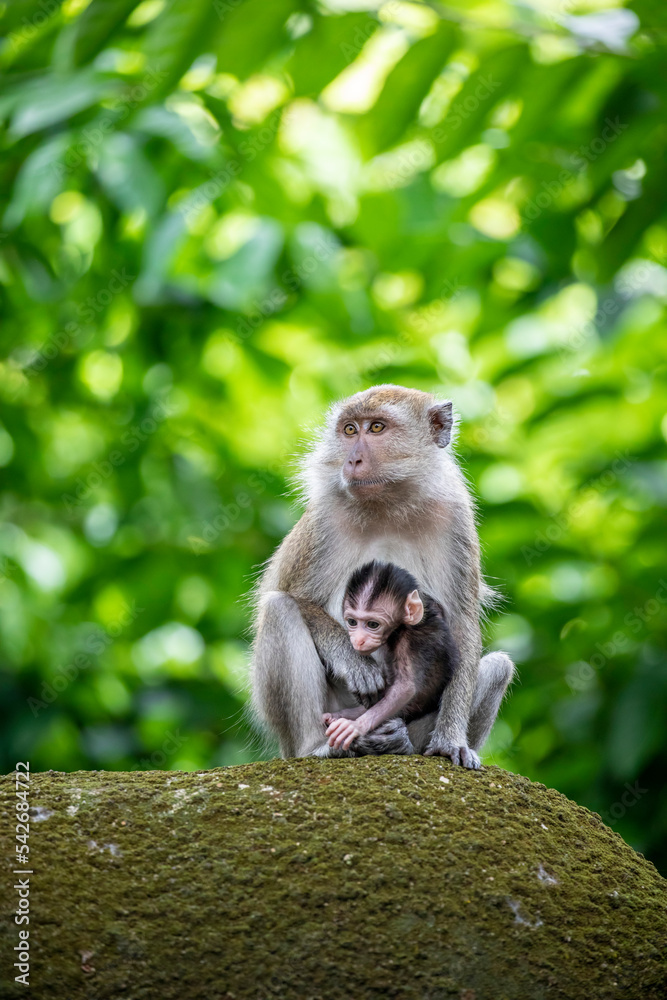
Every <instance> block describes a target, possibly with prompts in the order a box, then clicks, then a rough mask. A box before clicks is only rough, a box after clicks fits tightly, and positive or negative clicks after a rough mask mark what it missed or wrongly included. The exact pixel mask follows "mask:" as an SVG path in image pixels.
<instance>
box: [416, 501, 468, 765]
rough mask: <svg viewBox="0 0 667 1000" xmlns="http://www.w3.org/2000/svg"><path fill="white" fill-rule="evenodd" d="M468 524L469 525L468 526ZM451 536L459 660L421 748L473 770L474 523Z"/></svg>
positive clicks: (452, 622)
mask: <svg viewBox="0 0 667 1000" xmlns="http://www.w3.org/2000/svg"><path fill="white" fill-rule="evenodd" d="M470 525H471V526H472V528H471V527H470ZM470 525H469V530H468V531H467V532H462V533H461V536H460V537H459V538H458V539H455V543H456V544H455V548H454V551H455V552H456V554H457V562H458V579H457V587H456V592H455V595H454V596H455V599H454V600H453V601H452V603H451V604H450V606H449V609H448V610H449V613H450V627H451V630H452V635H453V638H454V641H455V643H456V645H457V647H458V651H459V663H458V665H457V668H456V670H455V671H454V675H453V677H452V679H451V681H450V683H449V684H448V685H447V687H446V688H445V692H444V694H443V697H442V702H441V704H440V711H439V712H438V718H437V721H436V724H435V729H434V730H433V735H432V736H431V739H430V742H429V744H428V746H427V748H426V750H425V751H424V753H425V755H426V756H427V757H433V756H440V757H449V758H450V759H451V761H452V763H453V764H462V765H463V767H467V768H473V769H475V770H476V769H477V768H480V767H481V766H482V764H481V761H480V759H479V756H478V755H477V753H476V752H475V751H474V750H472V749H471V748H470V747H469V746H468V722H469V720H470V713H471V709H472V700H473V694H474V691H475V686H476V684H477V676H478V673H479V661H480V657H481V654H482V640H481V634H480V628H479V581H480V570H479V546H478V543H477V538H476V534H475V532H474V525H473V523H472V520H471V521H470Z"/></svg>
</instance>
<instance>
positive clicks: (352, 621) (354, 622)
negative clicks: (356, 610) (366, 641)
mask: <svg viewBox="0 0 667 1000" xmlns="http://www.w3.org/2000/svg"><path fill="white" fill-rule="evenodd" d="M347 624H348V625H349V626H350V628H356V627H357V619H356V618H348V619H347Z"/></svg>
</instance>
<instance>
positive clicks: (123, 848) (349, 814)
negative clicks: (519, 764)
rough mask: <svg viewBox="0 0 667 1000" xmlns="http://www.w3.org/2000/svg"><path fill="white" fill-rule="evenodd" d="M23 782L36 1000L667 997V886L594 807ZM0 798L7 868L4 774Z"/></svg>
mask: <svg viewBox="0 0 667 1000" xmlns="http://www.w3.org/2000/svg"><path fill="white" fill-rule="evenodd" d="M30 789H31V791H30V804H31V807H32V816H31V823H30V845H31V851H30V862H31V864H30V868H31V869H32V871H33V872H34V874H33V875H32V876H30V925H29V930H30V938H29V940H30V954H31V970H30V995H31V996H33V997H35V998H39V1000H42V998H44V1000H46V998H55V1000H79V998H109V1000H120V998H128V1000H139V998H142V1000H171V998H173V1000H188V998H197V1000H232V998H236V1000H246V998H248V1000H267V998H269V997H280V998H281V1000H282V998H284V1000H318V998H321V1000H338V998H340V1000H365V998H371V997H373V998H375V997H377V998H385V997H396V998H400V1000H413V998H414V1000H417V998H418V1000H449V998H455V1000H503V998H507V1000H514V998H522V1000H523V998H526V1000H540V998H549V1000H560V998H562V1000H578V998H582V1000H596V998H604V1000H611V998H615V997H623V998H626V1000H652V998H656V1000H657V998H661V1000H663V998H664V997H665V996H667V960H666V958H665V945H666V943H667V895H666V893H665V889H666V887H667V883H666V882H665V881H664V880H663V879H662V878H661V877H660V875H659V874H658V873H657V871H656V870H655V868H654V867H653V866H652V865H651V864H650V863H649V862H648V861H646V860H645V859H644V858H643V857H642V856H641V855H639V854H636V853H635V852H634V851H633V850H632V849H631V848H630V847H628V846H627V845H626V844H625V843H624V842H623V840H621V838H620V837H619V836H617V834H615V833H613V832H612V831H611V830H609V829H608V828H607V827H605V826H604V824H603V823H602V821H601V820H600V819H599V817H597V816H596V815H594V814H593V813H590V812H588V811H587V810H586V809H583V808H581V807H580V806H577V805H574V804H573V803H572V802H570V801H569V800H568V799H566V798H565V797H564V796H563V795H561V794H559V793H558V792H555V791H552V790H550V789H547V788H545V787H544V786H543V785H537V784H533V783H532V782H530V781H528V780H527V779H526V778H522V777H519V776H518V775H515V774H510V773H508V772H506V771H502V770H500V769H499V768H496V767H487V768H484V770H482V771H478V772H474V771H464V770H463V769H461V768H454V767H452V766H451V765H450V764H449V762H448V761H446V760H442V759H438V758H425V757H365V758H360V759H355V760H315V759H307V760H290V761H280V760H273V761H270V762H268V763H261V764H249V765H246V766H242V767H229V768H219V769H216V770H212V771H205V772H197V773H189V774H188V773H183V772H171V773H170V772H163V771H152V772H134V773H130V774H118V773H110V772H101V771H93V772H84V771H80V772H77V773H74V774H63V773H60V772H53V771H51V772H48V773H45V774H35V775H32V777H31V784H30ZM0 794H1V797H0V811H1V812H2V823H1V824H0V828H1V834H2V835H1V837H0V846H1V848H2V856H3V857H4V858H6V859H7V858H9V859H10V864H11V865H12V867H14V868H16V867H18V865H14V864H12V858H13V855H14V840H13V837H14V814H15V808H14V806H15V794H14V779H13V775H12V776H10V777H9V778H5V779H2V785H1V787H0ZM5 885H6V886H7V885H11V882H10V883H7V882H5ZM16 902H17V893H16V892H15V891H11V890H10V891H9V892H7V891H3V893H2V909H3V911H4V912H3V913H2V919H1V920H0V935H1V937H0V940H2V944H3V948H2V952H3V961H2V975H3V978H4V981H5V983H7V985H6V986H5V987H4V988H3V991H2V994H1V995H2V997H7V998H9V997H13V996H24V995H26V994H25V993H23V990H24V989H25V987H23V986H19V985H16V984H13V983H12V982H11V981H9V982H8V974H9V977H11V976H12V975H13V973H12V972H11V965H12V962H13V961H14V960H15V958H11V957H10V956H11V955H14V956H15V953H14V952H13V948H14V945H16V944H17V943H18V930H19V928H18V927H17V926H16V925H15V924H14V922H13V916H14V911H15V908H16Z"/></svg>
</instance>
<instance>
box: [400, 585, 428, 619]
mask: <svg viewBox="0 0 667 1000" xmlns="http://www.w3.org/2000/svg"><path fill="white" fill-rule="evenodd" d="M423 617H424V605H423V604H422V599H421V597H420V596H419V591H418V590H413V591H411V592H410V593H409V594H408V596H407V598H406V601H405V614H404V616H403V621H404V622H405V624H406V625H419V623H420V621H421V620H422V618H423Z"/></svg>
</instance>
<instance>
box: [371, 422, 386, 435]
mask: <svg viewBox="0 0 667 1000" xmlns="http://www.w3.org/2000/svg"><path fill="white" fill-rule="evenodd" d="M384 428H385V425H384V424H383V423H382V421H381V420H374V421H373V423H372V424H371V426H370V427H369V428H368V429H369V431H370V432H371V434H379V433H380V431H383V430H384Z"/></svg>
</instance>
